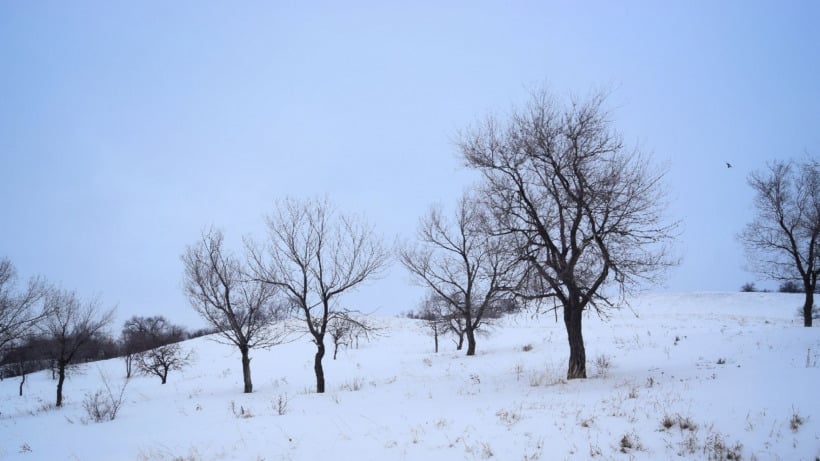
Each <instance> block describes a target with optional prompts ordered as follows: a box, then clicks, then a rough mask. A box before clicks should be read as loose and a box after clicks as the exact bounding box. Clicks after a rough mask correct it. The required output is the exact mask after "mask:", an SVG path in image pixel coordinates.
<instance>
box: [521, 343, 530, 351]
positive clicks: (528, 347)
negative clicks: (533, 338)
mask: <svg viewBox="0 0 820 461" xmlns="http://www.w3.org/2000/svg"><path fill="white" fill-rule="evenodd" d="M521 350H522V351H524V352H529V351H531V350H532V344H524V347H522V348H521Z"/></svg>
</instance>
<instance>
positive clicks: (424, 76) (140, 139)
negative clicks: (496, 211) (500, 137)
mask: <svg viewBox="0 0 820 461" xmlns="http://www.w3.org/2000/svg"><path fill="white" fill-rule="evenodd" d="M286 3H298V6H292V5H286ZM398 3H399V2H383V1H378V2H377V1H374V2H372V3H362V2H327V3H324V4H323V3H314V2H274V1H262V2H218V3H217V2H205V1H199V0H197V1H190V2H184V1H174V2H165V1H162V2H160V1H157V2H152V1H139V2H134V1H127V2H126V1H109V0H106V1H98V2H91V1H72V2H66V1H62V0H60V1H33V2H32V1H4V2H0V256H5V257H8V258H9V259H11V261H12V262H13V263H14V265H15V266H16V267H17V269H18V271H19V272H20V275H21V276H22V277H23V278H26V277H28V276H31V275H35V274H42V275H43V276H45V277H46V278H48V279H49V280H50V281H52V282H55V283H58V284H60V285H62V286H63V287H65V288H70V289H76V290H77V292H78V294H80V295H81V296H82V297H84V298H87V297H91V296H95V295H98V296H99V297H100V300H101V301H102V302H103V303H104V304H105V305H107V306H113V305H116V306H118V325H117V326H116V328H117V329H118V328H119V325H121V322H122V321H124V319H125V318H127V317H128V316H130V315H134V314H138V315H153V314H162V315H165V316H166V317H168V318H169V319H171V320H173V321H175V322H178V323H183V324H186V325H189V326H200V325H202V322H201V321H199V320H197V317H196V315H195V314H194V312H193V311H192V310H191V308H190V307H189V305H188V303H187V300H186V299H185V297H184V296H183V294H182V291H181V280H182V264H181V262H180V259H179V256H180V254H181V253H182V252H183V251H184V249H185V246H186V245H188V244H191V243H193V242H194V241H196V239H197V238H198V237H199V235H200V231H201V230H202V229H203V228H205V227H207V226H210V225H215V226H217V227H220V228H222V229H223V230H224V231H225V233H226V238H227V240H228V241H229V242H230V243H231V244H232V245H233V246H234V247H237V248H239V247H240V246H241V238H242V236H243V235H252V236H255V237H257V238H259V237H262V235H263V230H264V216H265V214H268V213H270V212H271V211H272V208H273V203H274V201H275V200H276V199H277V198H279V197H283V196H285V195H293V196H297V197H309V196H316V195H319V196H324V195H327V196H328V197H329V198H330V199H331V200H332V201H334V202H335V203H336V204H337V205H338V207H339V208H340V209H341V210H348V211H351V212H357V213H363V214H365V215H366V216H367V217H368V219H369V220H370V221H371V222H373V223H374V224H375V225H376V227H377V229H378V231H379V232H380V233H381V234H382V235H384V237H385V239H386V241H387V242H388V243H390V244H392V242H393V241H394V240H395V239H396V238H410V237H412V235H413V233H414V232H415V229H416V224H417V221H418V218H419V216H420V215H421V214H423V213H424V212H425V210H426V209H427V208H428V207H429V205H430V204H431V203H433V202H441V203H443V204H444V205H445V206H450V205H452V204H453V203H454V202H455V200H456V199H457V198H458V196H459V195H460V194H461V192H462V191H463V190H464V189H465V188H466V187H467V186H468V185H469V184H470V183H471V182H472V181H474V179H475V175H474V174H473V173H472V172H469V171H465V170H464V169H463V168H462V166H461V162H460V160H459V158H458V156H457V151H456V149H455V147H454V144H453V140H454V138H455V135H456V133H457V132H458V130H459V129H462V128H465V127H467V126H468V125H469V124H471V123H473V122H475V121H476V120H477V119H479V118H481V117H483V116H485V115H486V114H488V113H490V112H493V113H497V114H500V115H503V114H504V113H505V112H506V111H508V110H509V108H510V107H511V106H513V105H517V104H521V103H523V102H524V101H525V100H526V97H527V92H528V88H532V87H533V86H537V85H542V84H548V85H549V87H550V88H551V89H552V91H554V92H555V93H557V94H559V95H565V94H570V93H576V94H582V95H583V94H586V93H588V92H589V90H590V89H591V88H599V87H607V88H611V89H612V90H613V91H612V95H611V97H610V99H609V107H610V109H612V111H613V119H614V120H615V125H616V127H617V128H618V129H619V130H620V131H621V132H622V134H623V136H624V138H625V140H626V142H627V143H628V144H630V145H639V146H640V147H641V148H642V149H643V150H645V151H647V152H649V153H651V154H652V155H653V157H654V161H656V162H657V163H658V164H665V165H667V167H668V169H669V173H668V175H667V177H666V179H667V182H668V185H669V189H670V191H671V195H672V200H673V203H672V206H671V207H670V209H669V214H670V216H671V217H673V218H676V219H680V220H682V222H683V226H684V227H683V234H682V236H681V241H680V245H679V251H680V253H681V254H682V256H683V261H682V264H681V266H680V267H679V268H677V269H676V270H675V271H673V272H672V273H671V275H670V278H669V280H668V282H667V284H666V286H664V287H659V288H657V289H663V290H673V291H695V290H697V291H702V290H703V291H705V290H708V291H715V290H720V291H736V290H738V289H739V287H740V285H741V284H743V283H744V282H747V281H755V280H758V283H759V284H761V283H762V280H759V279H758V278H757V277H756V276H755V275H754V274H750V273H747V272H745V271H744V269H743V267H744V262H745V259H744V255H743V251H742V247H741V246H740V244H739V243H738V241H737V240H736V235H737V233H738V232H739V231H740V230H741V229H742V228H743V226H744V224H745V223H746V222H748V221H749V219H750V217H751V205H752V194H751V191H750V189H749V187H748V186H747V184H746V177H747V175H748V173H749V172H750V171H753V170H755V169H760V168H762V167H764V166H765V164H766V162H767V161H769V160H772V159H776V158H781V159H785V158H789V157H800V156H801V155H804V153H806V152H808V153H809V154H810V155H812V156H814V157H815V158H816V157H817V156H818V155H820V154H819V153H820V27H818V24H820V2H816V1H804V2H793V1H792V2H789V1H784V2H774V1H772V2H752V1H735V2H727V1H711V0H710V1H671V2H655V1H647V2H611V1H602V2H577V1H573V2H547V1H539V2H477V1H465V2H439V1H435V2H424V1H414V2H402V4H401V5H399V4H398ZM727 161H728V162H731V163H732V164H733V165H734V167H733V168H731V169H728V168H727V167H726V165H725V162H727ZM420 295H421V290H420V289H418V288H415V287H412V285H411V284H410V282H409V279H408V276H407V275H406V273H405V271H404V270H403V268H402V267H400V266H398V265H395V266H393V267H392V269H391V271H390V273H389V275H388V276H387V277H386V278H384V279H382V280H379V281H375V282H373V283H370V284H368V285H367V286H364V287H363V288H362V289H361V290H360V293H359V294H357V295H356V297H355V298H354V299H352V300H351V301H350V302H351V303H355V304H356V305H357V307H359V308H361V309H362V310H373V309H380V311H381V312H382V313H385V314H393V313H396V312H398V311H404V310H408V309H412V308H414V307H416V305H417V303H418V301H419V297H420Z"/></svg>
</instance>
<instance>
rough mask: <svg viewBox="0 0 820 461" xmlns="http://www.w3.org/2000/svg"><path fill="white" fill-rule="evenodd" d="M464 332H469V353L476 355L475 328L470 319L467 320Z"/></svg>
mask: <svg viewBox="0 0 820 461" xmlns="http://www.w3.org/2000/svg"><path fill="white" fill-rule="evenodd" d="M464 333H466V334H467V355H468V356H469V355H475V330H474V329H473V327H472V326H471V325H470V322H469V321H468V322H467V327H466V328H465V330H464Z"/></svg>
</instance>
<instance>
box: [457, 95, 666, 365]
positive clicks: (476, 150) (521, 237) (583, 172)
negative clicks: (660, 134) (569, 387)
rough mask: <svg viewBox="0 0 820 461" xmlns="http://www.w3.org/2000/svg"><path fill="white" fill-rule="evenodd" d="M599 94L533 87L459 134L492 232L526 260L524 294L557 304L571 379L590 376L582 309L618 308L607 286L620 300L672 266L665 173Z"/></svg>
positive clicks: (655, 279)
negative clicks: (518, 102)
mask: <svg viewBox="0 0 820 461" xmlns="http://www.w3.org/2000/svg"><path fill="white" fill-rule="evenodd" d="M605 99H606V95H605V94H604V93H600V92H598V93H593V94H592V95H591V96H590V97H588V98H585V99H571V100H569V101H566V102H565V101H564V100H561V99H559V98H557V97H555V96H553V95H552V94H550V93H549V92H547V91H536V92H533V93H532V95H531V98H530V100H529V103H528V104H527V105H526V106H525V107H523V108H520V109H515V110H514V111H513V112H512V114H511V115H510V117H509V119H508V120H500V119H498V118H494V117H488V118H487V119H486V121H485V122H483V123H482V124H481V125H479V126H477V127H476V128H473V129H471V130H467V131H466V132H464V133H462V135H461V138H460V140H459V147H460V150H461V153H462V155H463V158H464V160H465V161H466V163H467V165H468V166H469V167H472V168H475V169H477V170H479V171H480V172H481V173H482V174H483V176H484V179H485V183H486V185H485V191H484V192H485V193H484V198H485V200H486V201H487V203H488V206H489V209H491V210H494V218H495V224H494V225H495V231H496V232H497V233H500V234H505V235H508V236H510V237H511V238H512V239H513V240H514V241H515V242H516V244H515V251H516V252H517V253H518V256H519V258H520V259H521V260H522V261H524V262H525V263H526V264H527V272H526V273H525V275H526V280H527V283H526V284H525V285H524V286H525V287H526V288H527V289H526V290H522V293H521V294H522V295H524V296H526V297H529V298H539V297H540V298H542V299H547V298H552V300H553V301H557V302H556V303H555V304H554V306H555V308H558V307H560V308H563V319H564V324H565V327H566V330H567V338H568V342H569V348H570V355H569V366H568V370H567V378H568V379H575V378H586V353H585V347H584V339H583V333H582V318H583V313H584V311H585V310H587V309H595V310H597V311H598V312H599V313H603V312H604V310H605V309H606V308H608V307H612V306H614V305H615V301H616V299H613V298H612V296H611V295H610V294H609V293H610V290H604V288H605V286H606V285H608V284H614V285H615V286H617V287H618V288H619V290H617V292H618V293H619V294H620V295H621V299H623V295H624V294H625V293H627V292H628V291H629V290H630V289H632V288H634V287H636V286H639V285H641V284H644V283H647V282H656V281H658V279H659V277H660V276H662V274H663V273H664V272H665V271H664V269H666V268H668V267H669V266H670V265H672V264H675V263H676V261H675V260H674V259H673V258H670V257H669V251H668V244H670V243H671V242H672V240H673V239H674V237H675V235H674V234H675V231H676V224H675V223H666V222H665V220H664V216H663V210H664V208H665V206H666V203H665V201H664V190H663V188H662V186H661V184H662V183H661V181H662V177H663V173H662V172H661V171H655V170H653V169H651V167H650V162H649V159H648V158H647V157H645V156H643V155H641V154H640V152H638V151H637V150H632V149H628V148H626V147H625V146H624V144H623V141H622V140H621V136H620V135H619V134H618V132H617V131H616V130H615V129H614V127H613V124H612V121H611V119H610V114H609V113H607V111H606V110H605V109H604V102H605Z"/></svg>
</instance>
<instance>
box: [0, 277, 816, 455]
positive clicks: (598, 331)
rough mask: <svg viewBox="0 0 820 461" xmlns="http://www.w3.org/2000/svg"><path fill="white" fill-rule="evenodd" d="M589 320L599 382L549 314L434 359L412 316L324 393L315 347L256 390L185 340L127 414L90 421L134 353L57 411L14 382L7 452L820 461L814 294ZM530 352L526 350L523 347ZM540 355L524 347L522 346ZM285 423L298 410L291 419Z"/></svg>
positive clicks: (260, 376) (137, 386) (73, 388)
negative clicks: (184, 355)
mask: <svg viewBox="0 0 820 461" xmlns="http://www.w3.org/2000/svg"><path fill="white" fill-rule="evenodd" d="M631 304H632V306H631V308H626V309H622V310H619V311H615V312H612V316H611V318H610V319H609V320H601V319H599V318H598V317H596V316H594V315H593V316H590V317H588V318H587V319H586V320H585V324H584V328H585V331H584V333H585V339H586V345H587V362H588V368H587V369H588V373H589V374H590V378H589V379H587V380H573V381H569V382H567V381H566V380H565V379H563V378H564V375H565V372H566V360H567V356H568V347H567V344H566V339H565V338H566V337H565V333H564V330H563V325H562V324H561V323H560V322H559V323H556V322H555V318H554V317H553V315H552V314H542V315H540V316H537V317H533V316H532V315H530V314H519V315H516V316H512V317H508V318H505V319H503V320H502V321H500V322H499V323H497V324H496V325H495V326H494V327H493V328H492V329H491V330H490V334H489V335H488V336H482V337H480V338H479V343H478V354H477V356H475V357H464V356H462V354H461V352H456V351H455V350H454V347H453V346H452V343H450V342H449V339H445V341H444V342H443V343H442V352H440V353H438V354H434V353H433V342H432V339H431V338H430V337H429V336H427V335H426V332H425V331H424V329H423V326H422V325H421V324H420V323H418V322H417V321H414V320H408V319H396V318H378V319H374V320H375V321H377V322H379V324H380V325H381V326H382V327H383V328H384V330H383V336H381V337H378V338H375V339H374V340H372V341H371V342H369V343H362V344H360V347H359V348H358V349H348V350H345V351H342V352H340V354H339V358H338V360H336V361H333V360H332V359H331V357H327V358H326V360H325V364H326V375H327V380H328V389H329V391H328V392H327V393H325V394H323V395H320V394H315V393H313V392H312V390H313V386H314V377H313V371H312V360H313V352H314V346H313V345H312V344H311V343H309V341H308V340H307V339H306V338H305V339H303V340H300V341H296V342H294V343H290V344H286V345H282V346H279V347H276V348H274V349H271V350H270V351H257V352H255V353H254V354H253V361H252V371H253V379H254V389H255V392H254V393H253V394H250V395H246V394H242V393H241V391H242V377H241V364H240V361H239V356H238V354H236V353H235V352H234V351H233V350H232V349H231V348H229V347H227V346H223V345H220V344H217V343H214V342H213V341H209V340H207V339H205V338H199V339H196V340H192V341H188V342H186V343H184V346H185V347H186V348H190V349H193V350H195V354H196V361H195V363H194V365H193V366H191V367H190V368H188V369H187V370H185V371H183V372H172V373H171V374H170V375H169V377H168V384H166V385H164V386H163V385H160V381H159V379H158V378H156V377H136V378H134V379H132V380H131V381H130V383H129V384H128V386H127V388H126V390H125V401H124V404H123V407H122V409H121V411H120V413H119V415H118V417H117V418H116V419H115V420H114V421H109V422H103V423H88V422H84V421H85V420H86V419H87V417H86V414H85V411H84V410H83V405H82V402H83V399H84V396H85V395H87V394H91V393H93V392H94V391H96V390H97V389H100V388H101V387H102V382H101V377H100V376H101V375H104V376H106V377H108V379H109V381H110V383H111V384H112V387H115V388H116V387H119V386H120V385H121V383H122V377H123V375H124V364H123V362H122V360H119V359H118V360H110V361H105V362H99V363H93V364H87V365H84V366H82V367H80V369H79V370H77V371H75V372H74V373H73V374H72V375H71V377H70V378H69V380H68V381H67V383H66V388H65V394H66V399H67V400H66V402H67V403H66V405H65V407H63V408H62V409H59V410H57V409H53V408H50V407H49V405H50V404H52V403H53V399H54V393H55V383H54V382H53V381H52V380H51V377H50V374H49V373H46V372H42V373H37V374H33V375H30V376H29V377H28V380H27V382H26V384H25V388H24V393H25V395H24V396H23V397H18V396H17V390H18V385H19V381H18V380H17V379H7V380H5V381H3V382H0V413H1V414H0V459H23V460H58V459H69V460H74V459H76V460H223V459H239V460H316V459H339V460H348V459H355V460H386V459H396V460H400V459H410V460H412V459H423V460H426V461H432V460H439V459H441V460H452V459H498V460H522V459H523V460H536V459H541V460H561V459H645V460H657V459H709V458H712V459H720V458H719V456H722V459H740V458H732V457H731V456H735V455H739V456H740V457H742V459H759V460H766V459H783V460H800V459H805V460H816V459H818V457H820V396H819V395H820V329H818V328H811V329H808V328H803V327H802V326H801V325H802V321H801V320H800V319H799V318H798V317H797V314H796V312H797V308H798V306H799V305H800V304H801V296H800V295H786V294H770V293H686V294H650V295H644V296H642V297H640V298H637V299H635V300H633V302H632V303H631ZM525 346H526V347H525ZM525 349H527V350H525ZM280 413H284V414H280Z"/></svg>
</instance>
